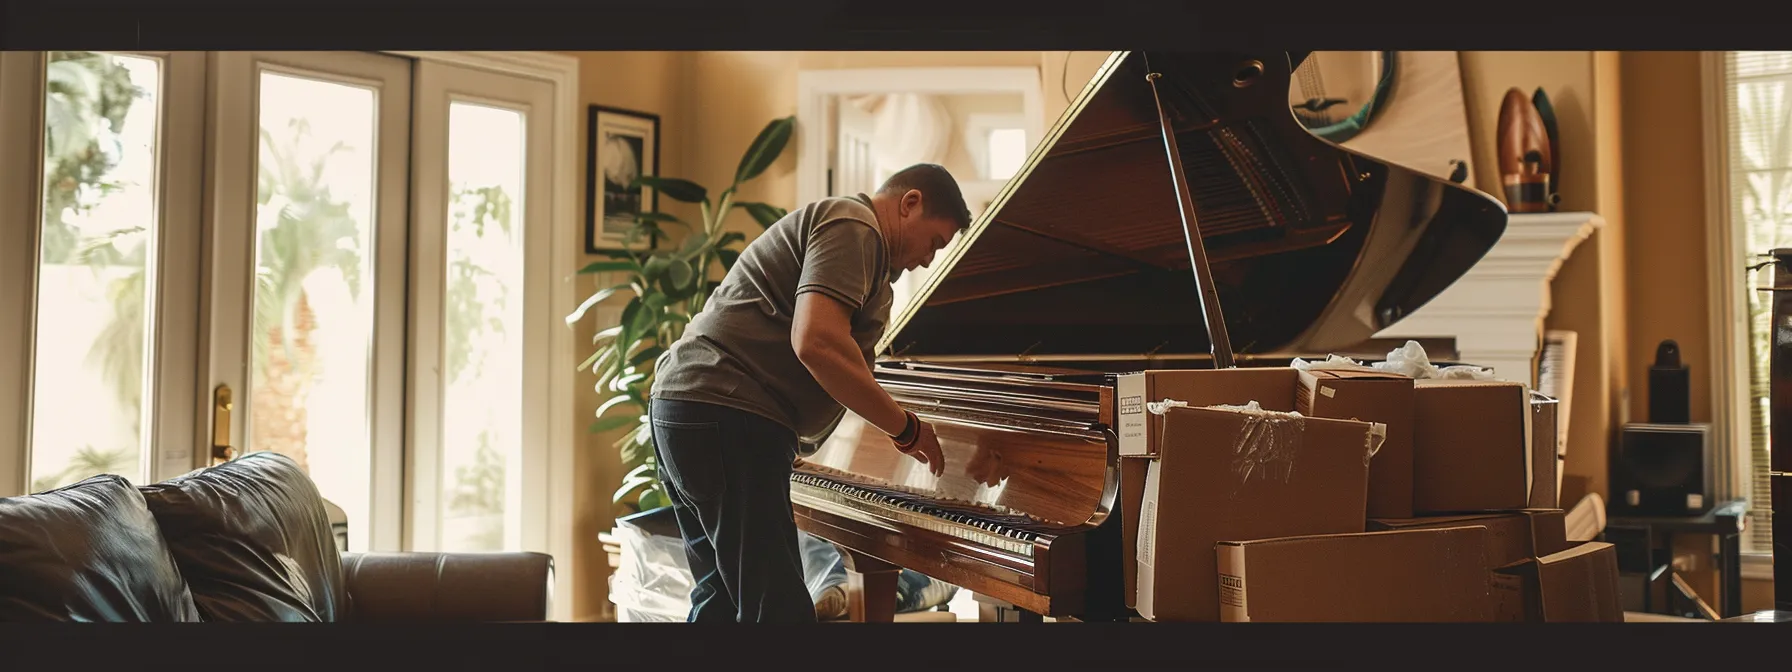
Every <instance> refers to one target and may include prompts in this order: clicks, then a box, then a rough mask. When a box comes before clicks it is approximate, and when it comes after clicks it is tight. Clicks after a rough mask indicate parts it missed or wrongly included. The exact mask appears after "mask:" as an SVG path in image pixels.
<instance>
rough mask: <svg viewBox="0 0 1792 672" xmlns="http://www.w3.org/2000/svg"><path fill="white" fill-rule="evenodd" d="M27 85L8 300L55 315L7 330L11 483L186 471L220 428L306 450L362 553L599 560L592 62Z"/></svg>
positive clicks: (11, 100)
mask: <svg viewBox="0 0 1792 672" xmlns="http://www.w3.org/2000/svg"><path fill="white" fill-rule="evenodd" d="M0 73H4V75H5V76H4V77H0V129H3V130H0V315H9V316H12V315H24V316H27V317H28V319H26V320H22V321H21V320H10V321H0V363H3V364H0V497H8V496H14V495H19V494H25V493H30V492H42V491H44V490H48V489H52V488H55V487H58V486H62V485H66V484H69V483H73V482H75V481H78V480H81V479H85V478H88V477H91V476H95V475H99V474H115V475H120V476H124V477H126V478H129V479H130V480H131V481H133V482H136V483H140V484H141V483H150V482H155V481H161V480H165V479H168V478H171V477H174V476H178V475H180V474H182V473H186V472H188V471H190V470H192V469H193V468H195V467H199V466H204V465H205V464H208V463H210V462H211V461H212V459H211V458H212V450H211V449H212V447H213V445H214V443H217V444H218V445H227V446H229V447H231V448H235V449H237V450H238V451H239V452H243V453H247V452H259V451H270V452H276V453H280V454H283V455H286V456H288V457H290V458H292V459H293V460H294V461H296V462H298V464H299V465H300V466H301V467H302V468H303V469H305V471H306V472H307V473H308V474H309V475H310V477H311V479H312V481H313V482H314V483H315V484H316V485H317V488H318V490H319V492H320V493H321V494H322V495H323V497H324V499H325V500H327V501H329V502H330V503H332V504H334V505H336V507H337V508H339V509H341V511H342V513H343V514H344V515H345V516H346V517H347V519H348V535H347V536H348V539H347V545H348V548H347V549H346V550H350V551H402V550H415V551H431V550H443V551H517V550H530V551H541V552H548V553H552V554H554V555H556V556H558V560H559V561H560V562H561V563H567V562H569V561H570V558H569V557H567V556H568V552H569V551H570V546H571V534H572V525H571V515H572V511H571V509H572V504H571V501H572V487H573V483H572V480H571V474H570V469H569V468H568V467H569V464H568V463H569V462H570V459H571V457H570V455H571V450H572V445H573V442H574V436H575V434H574V431H575V429H576V428H577V427H580V426H582V425H583V423H580V422H578V421H577V420H576V408H575V407H574V406H573V403H574V400H573V393H572V390H573V389H575V388H574V385H575V383H574V382H573V381H574V378H573V377H572V376H566V375H560V374H562V373H563V372H565V371H568V370H570V369H571V368H572V367H571V362H575V361H576V359H574V355H573V350H572V348H573V345H574V344H573V342H572V336H571V335H570V332H569V331H568V330H566V329H565V328H564V327H563V326H561V322H560V320H559V319H558V318H559V317H560V308H561V307H563V306H566V305H570V304H572V303H573V300H572V298H571V291H572V287H571V286H570V285H569V284H564V283H556V282H555V281H554V278H556V277H564V276H567V275H570V274H571V272H572V269H573V268H574V266H573V264H574V262H575V261H576V256H575V253H571V252H564V251H565V250H572V249H574V248H573V247H572V246H570V245H568V242H569V241H571V240H573V239H575V237H576V235H577V231H578V228H577V225H576V223H575V222H576V218H577V213H578V211H579V207H578V202H579V192H578V190H577V187H576V185H575V184H574V182H575V180H576V177H575V176H576V174H577V170H578V168H577V166H578V165H579V164H578V163H577V160H578V158H579V157H580V154H579V153H578V152H576V151H571V150H567V149H564V148H566V147H571V146H572V143H570V142H568V141H567V140H568V139H569V138H570V137H571V134H572V133H574V132H576V126H575V125H574V124H573V121H574V119H575V112H574V109H575V105H576V97H577V91H576V81H577V79H576V76H575V75H574V74H573V73H574V70H573V69H572V62H571V59H570V58H568V57H562V56H551V55H543V54H532V53H528V52H509V53H506V54H503V55H497V56H494V55H476V54H469V53H461V52H432V53H429V54H413V55H398V54H387V53H368V52H346V51H345V52H284V53H280V52H253V51H237V52H216V53H203V52H178V53H150V52H144V53H98V52H18V51H14V52H4V53H0ZM21 185H28V186H23V187H22V186H21ZM39 185H41V187H40V186H39ZM34 191H35V192H36V193H33V192H34ZM556 327H558V328H556ZM559 360H565V362H564V365H563V363H562V362H561V361H559ZM15 363H23V366H19V365H15ZM226 388H228V390H229V391H230V396H231V399H232V410H231V412H230V413H228V414H216V413H214V408H213V399H214V394H218V395H220V397H221V393H222V391H223V390H225V389H226ZM550 409H551V410H550ZM214 428H215V431H216V432H217V434H216V435H214ZM570 575H571V573H570V572H563V573H561V574H559V575H557V578H556V581H557V582H559V585H558V586H557V588H556V591H557V592H562V594H564V592H565V591H567V590H568V589H569V584H568V583H567V581H568V580H569V579H570ZM569 607H570V603H567V604H557V605H556V610H557V612H558V613H559V614H560V616H561V617H565V616H569V615H570V613H569V611H567V609H568V608H569Z"/></svg>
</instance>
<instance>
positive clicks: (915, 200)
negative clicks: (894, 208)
mask: <svg viewBox="0 0 1792 672" xmlns="http://www.w3.org/2000/svg"><path fill="white" fill-rule="evenodd" d="M902 211H903V212H902V214H903V215H904V216H916V217H918V216H920V214H921V190H920V189H910V190H908V191H907V192H904V193H903V194H902Z"/></svg>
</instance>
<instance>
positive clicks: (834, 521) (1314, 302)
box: [791, 52, 1506, 620]
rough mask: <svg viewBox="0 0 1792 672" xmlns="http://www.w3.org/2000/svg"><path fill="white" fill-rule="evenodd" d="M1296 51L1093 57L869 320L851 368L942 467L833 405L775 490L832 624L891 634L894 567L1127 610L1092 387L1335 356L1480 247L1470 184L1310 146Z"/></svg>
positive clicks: (993, 590)
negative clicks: (847, 593) (1050, 119)
mask: <svg viewBox="0 0 1792 672" xmlns="http://www.w3.org/2000/svg"><path fill="white" fill-rule="evenodd" d="M1295 58H1298V56H1291V55H1290V54H1286V53H1281V52H1275V53H1262V54H1246V53H1221V52H1199V53H1163V52H1150V53H1143V52H1123V53H1116V54H1114V55H1113V56H1112V57H1111V58H1110V59H1109V60H1108V62H1107V63H1106V64H1105V65H1104V66H1103V68H1102V69H1101V71H1100V72H1099V73H1098V74H1097V75H1096V76H1095V77H1094V79H1093V80H1092V81H1091V82H1090V84H1089V85H1088V86H1087V87H1086V88H1085V89H1084V90H1083V92H1082V94H1081V96H1080V97H1079V98H1078V99H1077V100H1076V101H1075V102H1074V103H1073V104H1072V105H1071V106H1070V108H1069V109H1068V111H1067V112H1065V114H1064V115H1063V117H1062V118H1060V119H1059V120H1058V122H1057V123H1056V124H1055V125H1054V126H1053V127H1052V129H1051V131H1050V132H1049V133H1048V134H1047V137H1046V138H1044V140H1043V141H1042V142H1041V143H1039V145H1038V147H1037V148H1036V149H1035V150H1034V152H1033V154H1032V155H1031V156H1030V157H1029V159H1028V161H1027V163H1026V165H1025V166H1024V167H1023V168H1022V170H1021V171H1020V172H1019V173H1018V174H1017V176H1016V177H1015V178H1014V179H1012V180H1010V182H1009V184H1008V185H1007V187H1006V188H1005V189H1003V191H1002V192H1001V194H1000V195H999V196H997V198H996V200H995V202H994V203H993V204H992V205H991V206H990V208H988V210H987V211H986V212H984V213H983V214H982V215H981V216H980V217H978V219H977V220H976V221H975V222H973V223H972V225H971V227H970V229H969V230H967V231H966V232H965V233H963V234H961V235H960V237H959V240H958V241H956V242H955V243H954V245H953V246H952V247H950V248H948V251H947V252H946V254H945V255H943V257H944V258H943V260H942V261H941V262H939V263H937V264H936V268H937V269H938V270H937V271H936V272H935V273H934V274H933V276H932V277H931V279H930V281H929V282H928V283H927V284H926V285H925V286H924V287H923V288H922V289H921V290H920V291H919V292H918V293H917V295H916V297H915V299H914V300H913V301H912V302H911V303H910V306H909V307H908V308H907V309H906V310H904V311H903V312H902V313H901V314H899V315H895V316H893V317H892V320H891V325H890V328H889V330H888V332H887V333H886V334H885V336H884V338H883V340H882V342H881V343H880V344H879V346H878V352H879V353H880V356H879V359H878V362H877V364H876V367H875V376H876V378H877V380H878V381H879V382H880V383H881V384H882V385H883V386H884V388H885V389H886V390H888V391H889V392H890V393H891V395H892V396H894V397H895V399H896V400H897V402H898V403H900V404H901V405H902V406H903V407H904V408H907V409H909V410H911V411H914V412H915V413H916V414H917V415H919V416H920V417H922V418H923V419H925V420H927V421H928V422H930V423H933V425H934V427H935V428H936V429H937V431H938V434H939V437H940V444H941V447H942V449H943V451H944V454H945V456H946V471H945V473H944V475H943V476H941V477H939V478H935V477H933V476H932V474H931V473H929V472H928V470H927V468H926V467H925V466H924V465H921V464H919V463H918V462H916V461H915V460H913V459H911V458H909V457H907V456H904V455H901V454H899V453H897V452H896V451H895V450H894V449H893V448H892V447H891V444H890V441H889V439H888V438H887V437H886V436H884V435H883V434H882V433H881V432H880V431H878V430H877V429H876V428H875V427H871V426H869V425H868V424H867V423H865V422H864V421H863V420H862V419H860V418H858V417H857V416H854V415H852V414H850V413H848V414H846V415H845V417H843V418H842V419H841V421H840V422H839V423H838V425H837V426H836V428H835V429H834V430H833V431H832V432H831V434H830V435H829V436H828V437H827V438H826V439H825V441H824V442H822V444H821V445H820V446H819V447H818V449H816V452H814V453H813V454H811V455H808V456H807V457H805V458H803V459H802V460H801V461H800V462H799V464H798V468H797V470H796V472H795V474H794V475H793V476H792V484H791V495H792V501H793V505H794V511H795V515H796V520H797V524H798V527H799V528H801V529H803V530H805V531H807V532H809V533H810V534H813V535H816V536H818V537H820V538H823V539H826V540H828V541H830V542H833V543H834V544H835V545H837V546H839V547H841V548H842V550H843V551H845V552H846V555H847V556H848V563H849V566H850V568H851V569H853V570H854V571H853V574H852V578H853V581H854V585H856V586H862V587H867V588H868V589H867V590H866V591H864V593H863V600H864V601H863V602H859V603H857V607H856V609H857V613H855V616H857V617H860V618H863V619H866V620H888V619H889V613H888V612H889V609H890V606H891V605H890V598H889V597H886V596H884V595H883V593H884V592H891V591H892V590H893V583H892V581H893V579H894V568H897V567H901V568H908V569H911V570H914V571H918V572H921V573H924V574H927V575H929V576H932V577H934V578H936V579H938V580H941V581H946V582H949V583H953V584H956V585H958V586H961V587H963V588H965V589H967V590H971V591H973V592H976V593H979V594H983V595H987V596H990V597H993V598H996V599H999V600H1004V601H1007V602H1009V603H1012V604H1014V605H1015V606H1017V607H1018V608H1020V609H1023V610H1026V611H1027V612H1031V613H1032V614H1035V615H1050V616H1056V617H1074V618H1076V619H1079V620H1123V619H1126V618H1129V617H1130V616H1132V612H1131V610H1129V609H1128V608H1127V607H1126V601H1127V600H1126V597H1125V595H1123V586H1124V582H1123V576H1124V573H1125V572H1124V567H1123V565H1122V562H1123V558H1124V553H1123V548H1122V546H1121V538H1122V529H1121V526H1122V525H1123V523H1124V521H1123V520H1122V519H1123V517H1124V516H1123V512H1122V511H1119V510H1117V508H1116V507H1117V502H1119V501H1121V498H1120V494H1121V487H1122V480H1123V479H1122V478H1121V471H1122V461H1121V460H1120V458H1119V456H1118V454H1117V448H1116V438H1115V435H1114V432H1113V430H1112V429H1111V428H1112V427H1113V424H1114V423H1113V418H1114V415H1115V413H1116V409H1115V407H1114V404H1115V403H1116V402H1115V396H1114V394H1113V390H1114V376H1115V375H1116V374H1119V373H1125V372H1132V371H1142V370H1149V369H1166V368H1187V367H1210V366H1214V365H1215V364H1216V362H1217V363H1221V364H1231V363H1232V362H1236V363H1237V365H1245V366H1250V365H1270V366H1275V365H1286V363H1287V362H1288V360H1289V358H1290V357H1294V356H1323V355H1324V354H1326V353H1329V352H1335V351H1339V350H1340V349H1343V348H1348V347H1350V346H1353V345H1355V344H1358V343H1361V342H1363V341H1365V340H1368V339H1370V338H1371V337H1372V336H1373V335H1374V334H1375V333H1376V332H1378V331H1380V330H1381V329H1383V328H1386V327H1388V326H1389V325H1391V324H1393V323H1394V322H1395V321H1397V320H1399V319H1400V318H1401V316H1403V315H1406V314H1409V313H1411V312H1412V311H1413V310H1415V309H1417V308H1418V307H1419V306H1421V305H1423V304H1424V303H1425V302H1426V301H1428V300H1430V299H1431V298H1432V297H1434V296H1436V295H1437V294H1438V293H1439V292H1441V291H1442V290H1443V289H1444V288H1445V287H1447V286H1449V285H1450V284H1451V283H1452V282H1455V281H1456V279H1457V278H1459V277H1460V276H1461V275H1462V274H1463V273H1464V272H1465V271H1467V270H1468V268H1469V267H1471V266H1472V265H1474V264H1475V263H1476V262H1477V261H1479V260H1480V258H1481V257H1482V255H1483V254H1485V253H1486V252H1487V250H1488V249H1490V248H1491V247H1492V246H1493V244H1494V243H1495V242H1496V241H1497V240H1498V239H1499V237H1500V235H1501V234H1502V233H1503V232H1504V230H1505V223H1506V213H1505V210H1504V209H1503V208H1502V207H1501V206H1500V205H1499V203H1498V202H1497V201H1495V200H1493V199H1492V198H1490V197H1488V196H1487V195H1485V194H1482V193H1481V192H1478V191H1474V190H1472V189H1469V188H1466V187H1462V186H1459V185H1456V184H1452V183H1448V182H1443V181H1439V180H1437V179H1434V178H1432V177H1430V176H1428V175H1425V174H1423V173H1420V172H1418V171H1415V170H1411V169H1408V168H1404V167H1401V166H1397V165H1393V164H1391V163H1388V162H1385V161H1380V160H1376V159H1374V158H1371V157H1367V156H1363V155H1361V154H1357V153H1354V152H1352V151H1350V150H1347V149H1343V148H1341V147H1338V146H1336V145H1333V144H1331V143H1328V142H1326V141H1324V140H1320V139H1319V138H1317V137H1315V136H1313V135H1312V134H1310V133H1308V132H1307V131H1306V130H1305V129H1304V128H1303V127H1302V126H1301V125H1300V124H1299V122H1298V121H1296V119H1295V117H1294V116H1293V113H1292V112H1291V110H1290V109H1289V107H1288V102H1287V101H1288V93H1287V92H1288V87H1289V77H1290V73H1291V72H1292V70H1293V67H1294V65H1295V64H1296V63H1295V61H1294V59H1295ZM1147 75H1155V76H1154V77H1151V78H1149V79H1148V77H1147ZM1166 121H1167V123H1165V122H1166ZM1166 128H1173V129H1174V132H1173V136H1174V137H1173V138H1166V135H1167V134H1166V132H1165V130H1164V129H1166ZM1203 255H1204V257H1205V258H1204V259H1203V258H1202V257H1203ZM1202 286H1209V287H1212V288H1213V289H1214V290H1217V297H1218V304H1219V305H1220V306H1223V313H1224V315H1223V318H1221V319H1219V320H1217V321H1218V322H1219V324H1218V325H1210V324H1209V323H1208V320H1209V319H1210V316H1211V314H1213V313H1217V312H1220V311H1219V310H1218V307H1217V306H1215V307H1211V308H1208V307H1204V306H1203V301H1202V295H1201V291H1200V287H1202ZM1221 325H1223V329H1220V328H1219V327H1220V326H1221ZM1210 332H1211V333H1222V334H1225V337H1224V338H1214V337H1211V336H1210ZM1216 342H1223V343H1224V344H1225V345H1227V346H1229V347H1226V348H1218V347H1214V346H1215V344H1216ZM1383 352H1385V350H1384V351H1383ZM892 595H893V592H892Z"/></svg>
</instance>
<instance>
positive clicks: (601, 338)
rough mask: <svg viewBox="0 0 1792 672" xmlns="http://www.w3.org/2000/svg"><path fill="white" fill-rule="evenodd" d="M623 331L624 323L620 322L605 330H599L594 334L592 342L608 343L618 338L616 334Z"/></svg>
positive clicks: (595, 343) (593, 343)
mask: <svg viewBox="0 0 1792 672" xmlns="http://www.w3.org/2000/svg"><path fill="white" fill-rule="evenodd" d="M621 333H622V325H620V324H618V325H616V326H614V327H610V328H608V329H605V330H603V331H600V332H597V333H596V334H593V335H592V336H591V344H592V345H597V344H599V343H608V342H610V341H613V340H616V336H617V335H619V334H621Z"/></svg>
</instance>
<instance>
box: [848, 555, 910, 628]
mask: <svg viewBox="0 0 1792 672" xmlns="http://www.w3.org/2000/svg"><path fill="white" fill-rule="evenodd" d="M835 548H838V549H840V559H841V561H842V564H845V565H846V617H847V619H849V620H851V621H853V622H855V623H890V622H893V621H895V620H896V577H897V576H898V575H899V574H901V573H902V568H901V567H897V566H896V565H892V564H890V563H888V562H884V561H882V560H879V559H877V558H874V557H871V556H869V555H865V554H863V553H860V552H858V551H854V550H852V549H849V548H846V547H844V546H840V545H838V544H836V545H835Z"/></svg>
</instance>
